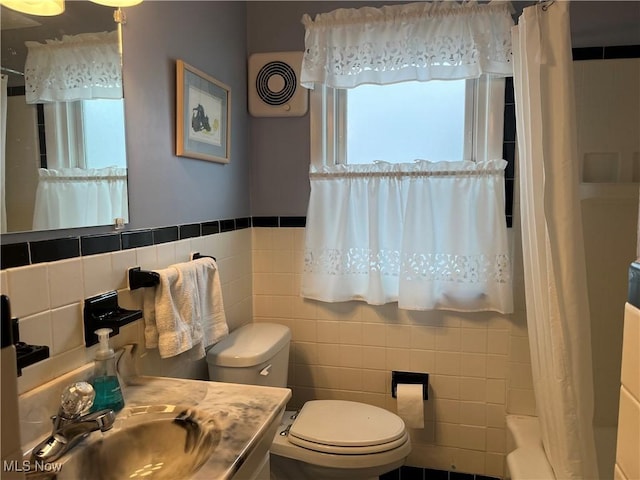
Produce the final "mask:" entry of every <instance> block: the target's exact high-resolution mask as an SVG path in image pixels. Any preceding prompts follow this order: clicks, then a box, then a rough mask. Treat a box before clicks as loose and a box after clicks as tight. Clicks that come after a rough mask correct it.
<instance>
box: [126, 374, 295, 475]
mask: <svg viewBox="0 0 640 480" xmlns="http://www.w3.org/2000/svg"><path fill="white" fill-rule="evenodd" d="M123 394H124V398H125V403H126V407H133V406H138V405H149V404H154V403H155V404H157V403H162V404H170V405H187V406H191V407H194V408H197V409H198V410H200V411H202V412H204V413H207V414H211V416H212V417H213V419H214V420H215V422H216V424H217V426H219V427H220V429H221V432H222V436H221V438H220V443H219V444H218V446H217V447H216V449H215V452H214V453H213V455H212V456H211V458H210V459H209V460H208V461H207V462H206V463H205V464H204V465H203V466H202V468H200V469H199V470H198V471H197V472H196V473H195V474H194V476H193V478H208V479H213V478H216V479H218V478H219V479H228V478H231V477H232V476H233V475H234V474H235V472H236V471H237V470H238V468H239V467H240V466H241V465H242V464H243V463H244V461H245V460H246V458H247V456H248V455H249V454H250V453H251V451H252V449H253V447H254V446H255V445H256V444H257V442H258V441H259V440H260V438H261V437H262V435H264V433H265V431H266V430H267V429H268V427H269V425H270V424H272V423H273V422H279V420H280V418H279V416H280V415H281V413H282V412H283V411H284V407H285V406H286V404H287V401H288V400H289V398H290V397H291V391H290V390H289V389H287V388H274V387H260V386H255V385H241V384H235V383H220V382H209V381H199V380H184V379H174V378H164V377H139V378H137V379H135V380H133V381H130V383H129V384H128V385H126V386H125V387H124V388H123ZM151 399H153V400H151Z"/></svg>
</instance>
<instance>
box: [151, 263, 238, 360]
mask: <svg viewBox="0 0 640 480" xmlns="http://www.w3.org/2000/svg"><path fill="white" fill-rule="evenodd" d="M156 272H157V273H158V274H159V276H160V283H159V285H158V286H157V287H156V288H155V289H150V288H147V289H146V291H145V296H144V318H145V343H146V346H147V348H158V351H159V353H160V356H161V357H162V358H167V357H172V356H175V355H178V354H180V353H183V352H186V351H187V350H190V349H192V348H193V347H196V349H195V351H194V354H195V355H194V356H195V358H202V357H203V356H204V347H206V346H208V345H210V344H211V343H214V342H216V341H218V340H220V338H222V337H224V336H225V335H227V334H228V333H229V328H228V326H227V321H226V316H225V313H224V304H223V302H222V290H221V287H220V280H219V274H218V268H217V265H216V263H215V260H213V259H211V258H201V259H197V260H194V261H191V262H184V263H178V264H175V265H171V266H169V267H168V268H165V269H162V270H156Z"/></svg>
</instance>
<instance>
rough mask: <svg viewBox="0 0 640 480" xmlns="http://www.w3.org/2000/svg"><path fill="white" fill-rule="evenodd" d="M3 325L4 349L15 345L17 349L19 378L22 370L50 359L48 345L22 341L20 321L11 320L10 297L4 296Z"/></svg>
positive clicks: (2, 306)
mask: <svg viewBox="0 0 640 480" xmlns="http://www.w3.org/2000/svg"><path fill="white" fill-rule="evenodd" d="M0 304H1V308H0V309H1V311H2V312H1V323H2V334H1V338H2V348H5V347H8V346H10V345H14V346H15V349H16V366H17V370H18V371H17V374H18V376H20V375H22V369H23V368H25V367H28V366H29V365H33V364H34V363H37V362H39V361H41V360H45V359H47V358H49V347H48V346H46V345H29V344H27V343H25V342H21V341H20V329H19V326H18V319H17V318H11V306H10V302H9V297H7V296H6V295H2V297H1V298H0Z"/></svg>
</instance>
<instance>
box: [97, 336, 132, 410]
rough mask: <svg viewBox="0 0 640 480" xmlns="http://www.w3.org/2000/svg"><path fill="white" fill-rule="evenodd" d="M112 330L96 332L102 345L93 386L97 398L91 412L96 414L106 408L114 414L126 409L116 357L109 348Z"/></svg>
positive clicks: (98, 352)
mask: <svg viewBox="0 0 640 480" xmlns="http://www.w3.org/2000/svg"><path fill="white" fill-rule="evenodd" d="M111 332H112V330H111V329H110V328H100V329H98V330H96V331H95V334H96V335H97V336H98V340H99V342H100V345H99V347H98V351H97V352H96V357H95V370H94V375H93V379H92V381H91V384H92V385H93V389H94V390H95V392H96V398H95V400H94V402H93V406H92V407H91V410H92V411H94V412H96V411H98V410H102V409H105V408H108V409H111V410H113V411H114V412H117V411H118V410H121V409H122V408H123V407H124V398H123V397H122V390H121V388H120V380H119V379H118V372H117V371H116V356H115V353H114V351H113V349H112V348H110V347H109V334H110V333H111Z"/></svg>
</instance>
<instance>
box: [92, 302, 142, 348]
mask: <svg viewBox="0 0 640 480" xmlns="http://www.w3.org/2000/svg"><path fill="white" fill-rule="evenodd" d="M83 317H84V344H85V345H86V346H87V347H90V346H91V345H95V344H96V343H98V336H97V335H96V334H95V333H94V332H95V331H96V330H98V329H99V328H110V329H112V330H113V332H111V334H109V336H110V337H113V336H114V335H117V334H118V333H120V327H123V326H125V325H127V324H129V323H131V322H134V321H135V320H138V319H140V318H142V310H127V309H125V308H122V307H120V306H118V292H116V291H115V290H113V291H111V292H107V293H103V294H100V295H96V296H95V297H91V298H87V299H86V300H85V301H84V315H83Z"/></svg>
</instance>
